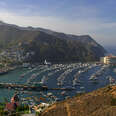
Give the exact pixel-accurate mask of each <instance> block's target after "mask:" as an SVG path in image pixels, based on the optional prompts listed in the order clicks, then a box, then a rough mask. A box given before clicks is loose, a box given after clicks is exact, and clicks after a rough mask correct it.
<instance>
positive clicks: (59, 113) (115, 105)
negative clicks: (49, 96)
mask: <svg viewBox="0 0 116 116" xmlns="http://www.w3.org/2000/svg"><path fill="white" fill-rule="evenodd" d="M41 116H116V86H112V87H105V88H102V89H98V90H97V91H94V92H91V93H87V94H83V95H80V96H76V97H73V98H71V99H67V100H65V101H63V102H59V103H56V104H54V105H52V106H51V107H49V108H48V109H46V110H45V111H44V112H43V113H42V114H41Z"/></svg>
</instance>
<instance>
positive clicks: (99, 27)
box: [0, 0, 116, 46]
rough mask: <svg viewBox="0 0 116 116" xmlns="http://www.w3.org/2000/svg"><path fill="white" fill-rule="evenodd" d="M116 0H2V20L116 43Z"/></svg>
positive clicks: (104, 42) (0, 16)
mask: <svg viewBox="0 0 116 116" xmlns="http://www.w3.org/2000/svg"><path fill="white" fill-rule="evenodd" d="M115 6H116V0H1V1H0V20H2V21H4V22H7V23H12V24H17V25H20V26H34V27H42V28H48V29H51V30H55V31H59V32H65V33H70V34H76V35H91V36H92V37H93V38H94V39H95V40H96V41H97V42H99V43H100V44H101V45H103V46H115V43H116V15H115V13H116V7H115Z"/></svg>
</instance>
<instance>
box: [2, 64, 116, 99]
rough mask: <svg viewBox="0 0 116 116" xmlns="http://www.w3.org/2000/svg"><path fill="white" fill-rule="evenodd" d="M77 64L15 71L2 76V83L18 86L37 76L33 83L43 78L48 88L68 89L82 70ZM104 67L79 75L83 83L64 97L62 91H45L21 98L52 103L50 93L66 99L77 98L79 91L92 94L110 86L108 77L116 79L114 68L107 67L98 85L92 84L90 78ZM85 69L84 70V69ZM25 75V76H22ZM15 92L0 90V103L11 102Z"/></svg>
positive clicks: (27, 94) (97, 67) (32, 92)
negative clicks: (40, 98) (61, 78)
mask: <svg viewBox="0 0 116 116" xmlns="http://www.w3.org/2000/svg"><path fill="white" fill-rule="evenodd" d="M76 65H77V64H74V66H72V67H71V66H70V67H67V66H69V64H66V65H64V68H63V67H62V66H57V67H56V68H54V66H38V67H37V68H34V69H28V68H19V69H16V70H14V71H11V72H9V73H8V74H5V75H0V82H4V83H17V84H24V83H27V82H28V80H29V79H30V78H31V76H32V75H33V74H36V77H34V78H32V79H31V82H40V81H42V78H46V79H45V81H44V84H45V85H47V86H48V88H56V87H66V86H71V87H72V86H73V85H72V81H73V80H74V75H75V74H76V73H77V72H78V71H79V70H80V69H78V68H77V67H75V66H76ZM101 67H102V66H93V67H92V68H90V69H89V70H88V71H87V72H83V73H81V74H80V75H79V77H78V78H79V80H80V81H81V84H80V85H79V86H75V90H72V91H66V94H65V95H62V94H61V93H62V91H60V90H58V91H55V90H54V91H47V92H46V91H45V92H39V91H38V92H34V91H27V92H26V91H24V92H21V94H20V97H22V98H23V97H33V98H37V99H39V97H40V96H41V97H43V98H45V99H47V100H49V101H50V99H49V97H46V95H47V93H48V92H51V93H53V96H56V97H57V98H60V99H64V98H65V97H66V96H70V97H72V96H75V95H76V94H77V92H78V91H85V92H90V91H93V90H96V89H98V88H101V87H104V86H106V85H108V84H109V81H108V80H107V79H106V77H107V76H109V75H110V76H112V77H113V78H114V79H116V76H115V75H116V72H114V68H111V67H106V68H105V71H104V72H103V73H102V74H101V75H100V76H99V77H98V83H91V82H90V81H89V78H90V76H91V75H92V74H94V73H96V71H98V70H100V69H101ZM69 68H70V69H72V71H71V72H69V73H68V74H66V75H65V78H64V80H63V81H64V82H63V85H62V86H58V85H57V83H58V78H59V77H60V76H61V75H62V74H63V73H64V72H65V71H67V70H68V69H69ZM83 69H84V68H83ZM21 75H24V76H21ZM14 92H16V91H15V90H11V89H0V101H4V98H7V99H8V100H10V98H11V97H12V96H13V94H14Z"/></svg>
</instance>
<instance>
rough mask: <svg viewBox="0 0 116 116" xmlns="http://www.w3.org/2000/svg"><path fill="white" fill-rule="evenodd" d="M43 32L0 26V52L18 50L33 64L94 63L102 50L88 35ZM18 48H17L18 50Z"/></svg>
mask: <svg viewBox="0 0 116 116" xmlns="http://www.w3.org/2000/svg"><path fill="white" fill-rule="evenodd" d="M48 31H50V30H47V31H46V29H42V28H30V27H27V28H26V27H19V26H16V25H11V24H6V23H4V22H0V48H1V49H8V48H12V47H14V46H16V47H19V48H20V47H21V48H22V49H24V51H25V52H30V51H31V52H34V53H35V54H34V55H33V56H32V57H31V59H30V60H31V61H33V62H41V61H44V60H45V59H47V60H49V61H51V62H64V61H66V62H67V61H73V62H75V61H96V60H99V58H100V57H101V56H104V54H105V52H106V51H105V50H104V48H103V47H102V46H101V45H99V44H98V43H97V42H96V41H95V40H93V39H92V38H91V37H90V36H89V35H82V36H76V35H70V34H64V33H58V32H54V31H50V32H51V33H50V32H48ZM19 44H20V46H19Z"/></svg>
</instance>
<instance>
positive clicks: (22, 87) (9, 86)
mask: <svg viewBox="0 0 116 116" xmlns="http://www.w3.org/2000/svg"><path fill="white" fill-rule="evenodd" d="M0 88H7V89H15V90H27V91H47V90H68V91H70V90H74V88H48V87H47V86H42V85H39V86H35V85H26V84H12V83H0Z"/></svg>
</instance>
